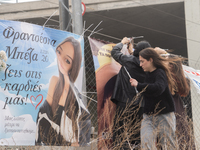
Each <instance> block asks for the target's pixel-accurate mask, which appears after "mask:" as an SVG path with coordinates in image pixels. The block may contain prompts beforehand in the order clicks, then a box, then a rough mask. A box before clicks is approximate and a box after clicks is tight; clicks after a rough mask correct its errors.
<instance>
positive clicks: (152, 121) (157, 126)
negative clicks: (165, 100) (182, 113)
mask: <svg viewBox="0 0 200 150" xmlns="http://www.w3.org/2000/svg"><path fill="white" fill-rule="evenodd" d="M175 131H176V118H175V115H174V112H170V113H167V114H160V115H147V114H143V120H142V125H141V148H142V150H156V149H157V148H156V143H158V145H159V144H160V145H159V146H160V147H162V149H163V150H175V149H176V137H175Z"/></svg>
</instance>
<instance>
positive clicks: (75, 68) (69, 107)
mask: <svg viewBox="0 0 200 150" xmlns="http://www.w3.org/2000/svg"><path fill="white" fill-rule="evenodd" d="M66 42H70V43H71V44H72V46H73V47H74V59H73V61H72V67H71V70H70V71H69V79H70V82H71V83H72V84H73V83H74V82H75V81H76V78H77V77H78V74H79V70H80V67H81V60H82V55H81V46H80V43H79V41H77V40H76V39H74V38H73V37H68V38H66V39H65V40H64V41H63V42H61V43H60V44H59V45H58V46H57V48H58V47H59V46H61V45H62V44H64V43H66ZM57 48H56V49H57ZM64 50H66V51H67V49H64ZM58 71H59V79H58V82H57V84H56V87H55V91H54V94H53V102H52V112H53V115H54V116H55V115H56V110H57V108H58V103H59V100H60V97H61V95H62V93H63V91H64V86H65V85H64V83H65V81H64V75H63V74H62V73H61V72H60V70H59V68H58ZM64 109H65V112H66V114H67V116H68V117H69V118H70V119H71V120H72V126H73V127H77V126H76V125H75V121H76V118H77V115H78V103H77V101H76V97H75V95H74V93H73V90H72V87H71V86H70V87H69V91H68V95H67V99H66V102H65V108H64ZM75 112H76V113H75ZM73 130H74V131H77V129H76V128H75V129H73ZM76 137H77V133H76Z"/></svg>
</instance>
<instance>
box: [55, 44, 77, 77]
mask: <svg viewBox="0 0 200 150" xmlns="http://www.w3.org/2000/svg"><path fill="white" fill-rule="evenodd" d="M56 55H57V59H58V67H59V70H60V72H61V73H62V74H63V75H68V73H69V71H70V70H71V67H72V63H73V59H74V47H73V45H72V44H71V43H70V42H65V43H64V44H62V45H61V46H59V47H58V48H57V49H56Z"/></svg>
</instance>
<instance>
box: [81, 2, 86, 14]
mask: <svg viewBox="0 0 200 150" xmlns="http://www.w3.org/2000/svg"><path fill="white" fill-rule="evenodd" d="M81 8H82V16H83V15H84V14H85V11H86V7H85V4H84V3H83V2H81Z"/></svg>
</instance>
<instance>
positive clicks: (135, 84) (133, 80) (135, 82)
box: [130, 78, 138, 87]
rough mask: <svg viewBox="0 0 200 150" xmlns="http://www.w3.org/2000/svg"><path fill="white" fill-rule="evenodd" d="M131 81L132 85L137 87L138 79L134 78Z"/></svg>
mask: <svg viewBox="0 0 200 150" xmlns="http://www.w3.org/2000/svg"><path fill="white" fill-rule="evenodd" d="M130 83H131V86H134V87H136V86H137V85H138V82H137V80H135V79H133V78H131V79H130Z"/></svg>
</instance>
